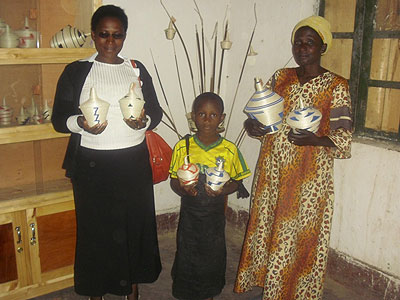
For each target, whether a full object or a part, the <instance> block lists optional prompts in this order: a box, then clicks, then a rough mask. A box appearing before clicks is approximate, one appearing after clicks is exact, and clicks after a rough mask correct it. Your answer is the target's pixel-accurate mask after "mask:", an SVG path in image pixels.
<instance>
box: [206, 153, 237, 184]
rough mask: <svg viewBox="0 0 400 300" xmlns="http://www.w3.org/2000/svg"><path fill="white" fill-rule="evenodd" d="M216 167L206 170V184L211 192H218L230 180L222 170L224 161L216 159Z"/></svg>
mask: <svg viewBox="0 0 400 300" xmlns="http://www.w3.org/2000/svg"><path fill="white" fill-rule="evenodd" d="M216 164H217V166H216V167H213V168H212V167H211V168H208V169H206V182H207V184H208V185H209V186H210V187H211V189H212V190H214V191H218V190H219V189H221V188H222V187H223V186H224V184H225V183H226V182H227V181H228V180H229V179H230V178H231V177H230V176H229V174H228V173H227V172H226V171H225V170H224V160H223V159H222V158H220V157H218V158H217V162H216Z"/></svg>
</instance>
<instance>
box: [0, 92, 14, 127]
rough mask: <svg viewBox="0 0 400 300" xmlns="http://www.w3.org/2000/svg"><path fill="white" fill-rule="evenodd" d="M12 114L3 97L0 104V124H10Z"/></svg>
mask: <svg viewBox="0 0 400 300" xmlns="http://www.w3.org/2000/svg"><path fill="white" fill-rule="evenodd" d="M12 115H13V109H12V108H11V107H9V106H8V105H7V103H6V99H5V98H3V104H2V105H0V125H3V126H5V125H10V124H11V120H12Z"/></svg>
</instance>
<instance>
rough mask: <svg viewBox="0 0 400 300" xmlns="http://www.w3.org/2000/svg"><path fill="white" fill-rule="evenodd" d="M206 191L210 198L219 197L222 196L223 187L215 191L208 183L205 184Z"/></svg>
mask: <svg viewBox="0 0 400 300" xmlns="http://www.w3.org/2000/svg"><path fill="white" fill-rule="evenodd" d="M204 189H205V190H206V194H207V195H208V196H210V197H217V196H219V195H221V194H222V190H223V189H224V188H223V187H222V188H220V189H219V190H217V191H214V190H213V189H212V188H211V187H210V186H209V185H208V184H207V183H204Z"/></svg>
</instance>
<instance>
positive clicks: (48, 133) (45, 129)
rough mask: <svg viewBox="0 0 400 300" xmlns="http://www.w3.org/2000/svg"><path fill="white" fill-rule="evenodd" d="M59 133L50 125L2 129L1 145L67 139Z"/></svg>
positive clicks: (0, 130)
mask: <svg viewBox="0 0 400 300" xmlns="http://www.w3.org/2000/svg"><path fill="white" fill-rule="evenodd" d="M67 136H68V134H64V133H58V132H56V131H55V130H54V129H53V125H51V124H50V123H45V124H39V125H21V126H13V127H3V128H0V145H3V144H12V143H21V142H29V141H37V140H46V139H54V138H61V137H67Z"/></svg>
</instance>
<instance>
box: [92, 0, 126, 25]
mask: <svg viewBox="0 0 400 300" xmlns="http://www.w3.org/2000/svg"><path fill="white" fill-rule="evenodd" d="M106 17H114V18H117V19H118V20H120V21H121V23H122V26H123V27H124V30H125V32H126V31H127V30H128V16H127V15H126V14H125V11H124V10H123V9H122V8H121V7H118V6H115V5H111V4H110V5H103V6H100V7H99V8H98V9H97V10H96V11H95V12H94V14H93V16H92V20H91V22H90V28H91V30H92V31H96V28H97V25H98V24H99V23H100V20H101V19H103V18H106Z"/></svg>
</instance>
